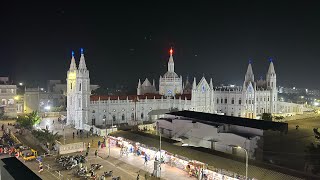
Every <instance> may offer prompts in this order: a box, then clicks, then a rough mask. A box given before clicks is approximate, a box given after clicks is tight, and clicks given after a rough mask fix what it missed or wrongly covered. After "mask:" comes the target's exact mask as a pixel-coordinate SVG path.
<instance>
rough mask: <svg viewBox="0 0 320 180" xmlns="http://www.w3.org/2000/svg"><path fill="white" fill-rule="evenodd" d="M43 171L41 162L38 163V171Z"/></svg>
mask: <svg viewBox="0 0 320 180" xmlns="http://www.w3.org/2000/svg"><path fill="white" fill-rule="evenodd" d="M42 171H43V166H42V162H40V163H39V173H41V172H42Z"/></svg>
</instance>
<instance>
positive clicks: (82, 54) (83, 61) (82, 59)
mask: <svg viewBox="0 0 320 180" xmlns="http://www.w3.org/2000/svg"><path fill="white" fill-rule="evenodd" d="M80 51H81V57H80V63H79V70H80V69H82V70H87V66H86V61H85V59H84V52H83V48H81V49H80Z"/></svg>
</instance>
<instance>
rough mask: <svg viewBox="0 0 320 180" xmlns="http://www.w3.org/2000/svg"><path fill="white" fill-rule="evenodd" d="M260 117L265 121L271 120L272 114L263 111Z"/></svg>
mask: <svg viewBox="0 0 320 180" xmlns="http://www.w3.org/2000/svg"><path fill="white" fill-rule="evenodd" d="M261 119H262V120H265V121H272V115H271V113H263V114H262V117H261Z"/></svg>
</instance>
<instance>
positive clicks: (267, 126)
mask: <svg viewBox="0 0 320 180" xmlns="http://www.w3.org/2000/svg"><path fill="white" fill-rule="evenodd" d="M167 114H170V115H174V116H182V117H188V118H192V119H194V120H195V121H199V122H207V123H208V122H209V123H210V122H212V123H223V124H231V125H238V126H243V127H250V128H255V129H262V130H273V131H280V132H285V133H286V132H288V124H287V123H282V122H272V121H264V120H256V119H248V118H242V117H233V116H225V115H218V114H210V113H203V112H195V111H177V112H170V113H167Z"/></svg>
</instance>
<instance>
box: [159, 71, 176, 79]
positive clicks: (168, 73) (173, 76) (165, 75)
mask: <svg viewBox="0 0 320 180" xmlns="http://www.w3.org/2000/svg"><path fill="white" fill-rule="evenodd" d="M163 78H179V76H178V74H177V73H175V72H170V71H168V72H166V73H165V74H164V75H163Z"/></svg>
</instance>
